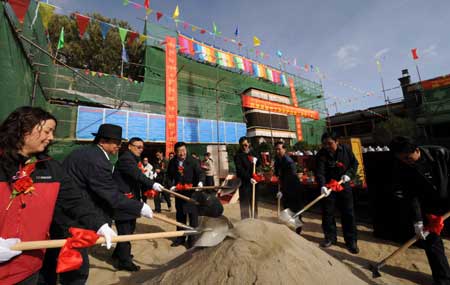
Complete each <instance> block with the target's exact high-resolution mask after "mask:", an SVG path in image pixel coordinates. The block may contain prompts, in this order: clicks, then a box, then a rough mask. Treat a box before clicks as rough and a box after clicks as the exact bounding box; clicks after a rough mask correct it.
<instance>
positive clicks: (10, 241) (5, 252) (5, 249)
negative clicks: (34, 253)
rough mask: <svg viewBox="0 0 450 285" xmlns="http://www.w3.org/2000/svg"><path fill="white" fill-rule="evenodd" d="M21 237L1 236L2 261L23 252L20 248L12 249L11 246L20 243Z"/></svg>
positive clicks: (0, 254)
mask: <svg viewBox="0 0 450 285" xmlns="http://www.w3.org/2000/svg"><path fill="white" fill-rule="evenodd" d="M19 242H20V239H18V238H7V239H3V238H0V262H5V261H8V260H10V259H11V258H13V257H14V256H16V255H19V254H21V253H22V252H21V251H19V250H11V249H10V248H11V247H12V246H13V245H15V244H16V243H19Z"/></svg>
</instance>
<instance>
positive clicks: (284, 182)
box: [275, 154, 301, 192]
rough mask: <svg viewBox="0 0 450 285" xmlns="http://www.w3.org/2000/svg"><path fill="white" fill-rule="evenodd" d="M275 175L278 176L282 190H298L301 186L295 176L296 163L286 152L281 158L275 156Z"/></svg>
mask: <svg viewBox="0 0 450 285" xmlns="http://www.w3.org/2000/svg"><path fill="white" fill-rule="evenodd" d="M275 175H276V176H278V178H279V181H280V185H281V189H282V190H283V192H284V191H288V190H291V191H298V190H299V188H300V187H301V183H300V180H299V179H298V176H297V165H296V164H295V162H294V161H293V160H292V158H291V157H290V156H289V155H287V154H285V155H284V156H283V157H281V158H279V157H276V158H275Z"/></svg>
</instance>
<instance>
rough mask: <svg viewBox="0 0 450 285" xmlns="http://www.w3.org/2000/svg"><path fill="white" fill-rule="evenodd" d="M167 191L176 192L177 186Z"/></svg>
mask: <svg viewBox="0 0 450 285" xmlns="http://www.w3.org/2000/svg"><path fill="white" fill-rule="evenodd" d="M169 190H170V191H172V192H173V191H175V190H177V186H172V187H170V189H169Z"/></svg>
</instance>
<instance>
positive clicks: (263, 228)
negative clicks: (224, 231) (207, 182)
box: [136, 219, 366, 285]
mask: <svg viewBox="0 0 450 285" xmlns="http://www.w3.org/2000/svg"><path fill="white" fill-rule="evenodd" d="M232 232H233V234H234V235H235V236H236V239H232V238H227V239H226V240H225V241H223V242H222V243H221V244H219V245H218V246H216V247H211V248H205V249H194V250H190V251H187V252H185V253H184V254H182V255H181V256H179V257H177V258H176V259H174V260H172V261H171V262H169V263H167V264H166V265H164V266H162V267H160V268H159V269H156V270H151V271H150V272H146V274H145V275H146V276H145V277H144V276H140V278H139V279H140V280H139V281H138V282H139V283H141V282H143V283H144V284H346V285H347V284H366V283H364V282H363V281H362V280H360V279H359V278H358V277H356V276H355V275H353V273H352V272H351V271H350V270H349V269H348V268H347V267H346V266H345V265H344V264H342V263H341V262H340V261H338V260H337V259H335V258H333V257H331V256H330V255H328V254H327V253H325V252H323V251H322V250H321V249H320V248H318V247H317V245H316V244H312V243H310V242H309V241H307V240H305V239H304V238H302V237H300V236H298V235H296V234H295V233H294V232H292V231H291V230H289V229H288V228H287V227H286V226H284V225H278V224H273V223H269V222H264V221H261V220H251V219H247V220H243V221H240V222H238V223H236V224H235V228H234V229H233V230H232ZM136 281H137V280H136Z"/></svg>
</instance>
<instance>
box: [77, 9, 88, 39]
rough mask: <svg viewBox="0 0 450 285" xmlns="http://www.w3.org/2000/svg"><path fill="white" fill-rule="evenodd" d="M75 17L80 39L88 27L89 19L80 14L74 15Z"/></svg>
mask: <svg viewBox="0 0 450 285" xmlns="http://www.w3.org/2000/svg"><path fill="white" fill-rule="evenodd" d="M75 17H76V18H77V25H78V32H79V33H80V38H82V37H83V35H84V32H86V28H87V26H88V25H89V18H88V17H86V16H83V15H80V14H75Z"/></svg>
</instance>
